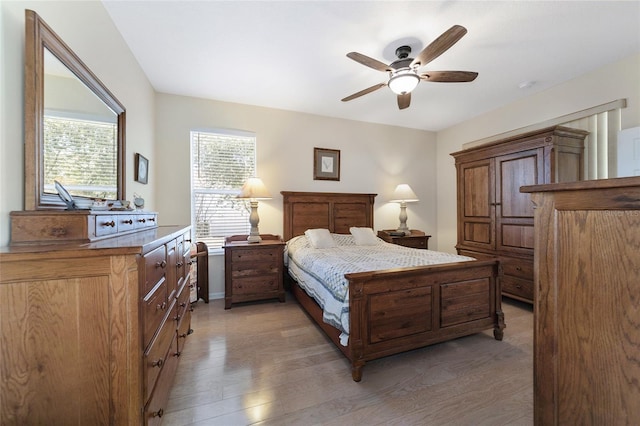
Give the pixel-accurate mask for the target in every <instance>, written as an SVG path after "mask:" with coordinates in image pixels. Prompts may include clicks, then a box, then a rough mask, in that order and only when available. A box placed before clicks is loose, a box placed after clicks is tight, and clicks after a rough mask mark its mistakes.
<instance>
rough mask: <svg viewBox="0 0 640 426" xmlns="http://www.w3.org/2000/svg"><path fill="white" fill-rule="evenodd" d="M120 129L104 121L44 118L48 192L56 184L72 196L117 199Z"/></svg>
mask: <svg viewBox="0 0 640 426" xmlns="http://www.w3.org/2000/svg"><path fill="white" fill-rule="evenodd" d="M117 131H118V129H117V125H116V124H115V123H107V122H100V121H92V120H84V119H76V118H65V117H55V116H50V115H49V116H45V117H44V156H45V161H44V164H45V165H46V167H45V170H44V182H45V185H44V189H45V192H49V193H51V194H56V193H57V190H56V189H55V187H54V180H57V181H58V182H60V183H61V184H62V185H63V186H64V187H65V188H66V189H67V190H68V191H69V193H70V194H71V195H73V196H82V197H91V198H108V199H115V198H117V180H118V165H117V161H118V159H117V151H118V149H117V146H116V145H117V143H118V140H117Z"/></svg>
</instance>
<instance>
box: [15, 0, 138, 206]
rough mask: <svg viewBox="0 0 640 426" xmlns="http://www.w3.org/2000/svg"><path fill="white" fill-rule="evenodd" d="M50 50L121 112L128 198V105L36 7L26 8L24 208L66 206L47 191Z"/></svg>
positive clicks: (120, 160) (120, 192) (120, 164)
mask: <svg viewBox="0 0 640 426" xmlns="http://www.w3.org/2000/svg"><path fill="white" fill-rule="evenodd" d="M45 49H47V50H49V52H51V53H52V54H53V55H54V56H55V57H56V58H58V60H60V62H62V63H63V64H64V65H65V66H66V67H67V68H68V69H69V70H70V71H71V72H72V73H73V74H74V75H75V76H76V77H78V79H80V81H82V82H83V83H84V84H85V85H86V86H87V88H89V90H91V91H92V92H93V93H94V94H95V95H96V96H97V97H98V98H99V99H100V100H101V101H102V102H104V103H105V104H106V105H107V106H108V107H109V108H111V110H113V111H114V113H115V114H116V115H117V125H118V131H117V138H118V140H117V147H118V156H117V182H116V183H117V187H118V189H117V199H118V200H123V199H125V194H126V191H125V182H126V178H125V168H126V167H125V165H126V156H125V121H126V120H125V118H126V111H125V108H124V106H122V104H121V103H120V102H119V101H118V100H117V99H116V97H115V96H113V94H112V93H111V92H110V91H109V89H107V87H106V86H105V85H104V84H102V82H101V81H100V80H99V79H98V77H96V76H95V75H94V74H93V73H92V72H91V70H90V69H89V68H88V67H87V66H86V65H85V64H84V63H83V62H82V61H81V60H80V58H79V57H78V56H77V55H76V54H75V53H74V52H73V51H72V50H71V48H69V46H67V45H66V44H65V42H64V41H62V39H61V38H60V37H59V36H58V35H57V34H56V33H55V32H54V31H53V30H52V29H51V28H50V27H49V26H48V25H47V24H46V22H44V21H43V20H42V18H40V16H39V15H38V14H37V13H36V12H34V11H33V10H28V9H26V10H25V61H24V62H25V67H24V80H25V82H24V84H25V91H24V95H25V98H24V105H25V111H24V126H25V127H24V142H25V143H24V145H25V152H24V177H25V178H24V185H25V187H24V209H25V210H45V209H47V210H49V209H64V208H66V204H65V203H64V202H63V201H62V200H61V199H60V197H58V195H57V194H46V193H45V192H44V53H45Z"/></svg>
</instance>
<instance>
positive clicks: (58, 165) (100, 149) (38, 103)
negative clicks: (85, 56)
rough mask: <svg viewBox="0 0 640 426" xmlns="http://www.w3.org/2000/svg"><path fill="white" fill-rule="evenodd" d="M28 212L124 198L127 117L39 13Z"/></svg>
mask: <svg viewBox="0 0 640 426" xmlns="http://www.w3.org/2000/svg"><path fill="white" fill-rule="evenodd" d="M25 18H26V33H25V203H24V204H25V205H24V208H25V210H44V209H64V208H65V207H66V204H65V203H64V201H63V200H62V199H61V198H60V197H59V196H58V191H57V190H56V186H55V181H58V182H60V183H61V184H62V185H64V187H65V188H66V189H67V190H68V191H69V193H70V194H71V195H72V196H73V198H74V199H82V198H85V199H87V200H89V199H91V198H101V199H108V200H121V199H124V198H125V193H126V192H125V161H126V160H125V109H124V107H123V106H122V104H120V102H119V101H118V100H117V99H116V98H115V96H113V94H111V92H110V91H109V90H108V89H107V88H106V87H105V86H104V84H102V82H101V81H100V80H99V79H98V78H97V77H96V76H95V75H94V74H93V73H92V72H91V70H89V68H88V67H87V66H86V65H85V64H84V63H83V62H82V61H81V60H80V58H79V57H78V56H77V55H76V54H75V53H74V52H73V51H72V50H71V49H70V48H69V47H68V46H67V45H66V44H65V43H64V42H63V41H62V39H61V38H60V37H59V36H58V35H57V34H56V33H54V32H53V30H52V29H51V28H50V27H49V26H48V25H47V24H46V23H45V22H44V21H43V20H42V18H40V16H38V14H37V13H35V12H34V11H32V10H26V11H25Z"/></svg>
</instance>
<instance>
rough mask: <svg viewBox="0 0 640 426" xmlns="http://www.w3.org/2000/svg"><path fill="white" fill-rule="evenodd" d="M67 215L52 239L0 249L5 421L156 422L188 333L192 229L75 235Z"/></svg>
mask: <svg viewBox="0 0 640 426" xmlns="http://www.w3.org/2000/svg"><path fill="white" fill-rule="evenodd" d="M32 213H34V214H35V216H38V215H39V214H40V213H39V212H35V211H34V212H32ZM69 213H71V214H70V215H69V217H70V221H71V222H72V223H74V224H77V222H76V220H77V219H78V217H80V216H82V215H78V214H75V213H74V212H69ZM25 215H26V213H25ZM101 215H102V213H101V214H100V215H99V216H101ZM132 215H133V216H134V217H135V216H136V214H134V213H132ZM142 215H143V214H142V213H141V214H140V216H142ZM17 216H23V215H21V214H17V215H13V217H17ZM72 216H73V217H72ZM115 216H118V215H115ZM153 216H154V217H155V214H153ZM86 218H87V215H86V214H85V215H84V219H86ZM24 220H25V218H24V217H20V219H18V221H17V224H12V228H13V229H15V228H14V225H15V226H18V224H19V223H24ZM62 222H64V221H62ZM62 222H56V223H58V225H57V227H58V228H59V229H66V230H67V231H65V232H58V234H59V235H60V238H61V240H60V241H58V242H57V243H53V242H52V241H47V242H45V243H42V244H35V243H33V241H31V240H30V241H31V242H32V243H33V244H25V243H24V242H22V243H17V244H12V245H11V246H10V247H3V248H0V304H2V309H1V310H0V375H1V377H0V379H1V380H0V424H70V423H73V424H92V425H94V424H95V425H97V424H112V425H125V424H126V425H139V424H156V423H159V421H160V420H161V416H162V414H163V412H164V407H165V404H166V402H167V399H168V393H169V389H170V387H171V384H172V382H173V376H174V374H175V370H176V366H177V363H178V357H179V355H180V353H181V352H182V351H183V349H184V345H185V339H186V336H187V335H188V334H189V333H190V330H191V319H190V318H191V315H190V314H191V311H190V304H189V288H188V286H189V283H190V279H189V274H190V270H189V264H190V252H189V249H190V241H191V237H190V227H182V226H171V227H157V225H155V223H154V225H153V227H150V228H147V229H142V230H139V231H137V232H127V231H125V232H124V233H123V234H121V233H116V234H114V235H112V236H111V238H104V239H98V240H96V241H92V242H88V243H77V242H74V241H72V242H69V241H66V240H65V235H66V236H69V235H74V236H78V235H81V237H79V238H80V239H85V238H87V237H88V234H87V233H86V232H85V231H86V230H85V231H82V230H74V229H72V228H74V226H72V225H68V226H67V225H63V224H62V225H61V223H62ZM81 222H83V221H82V220H81ZM83 223H84V222H83ZM116 229H117V226H116ZM45 234H47V233H46V232H45ZM49 234H50V235H54V234H56V231H53V232H52V233H49ZM18 235H20V234H18ZM74 238H75V237H74ZM24 240H26V239H23V241H24Z"/></svg>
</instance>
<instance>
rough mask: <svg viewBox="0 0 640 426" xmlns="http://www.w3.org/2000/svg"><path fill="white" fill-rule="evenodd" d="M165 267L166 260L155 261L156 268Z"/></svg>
mask: <svg viewBox="0 0 640 426" xmlns="http://www.w3.org/2000/svg"><path fill="white" fill-rule="evenodd" d="M166 267H167V261H166V260H163V261H162V262H156V268H162V269H164V268H166Z"/></svg>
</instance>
